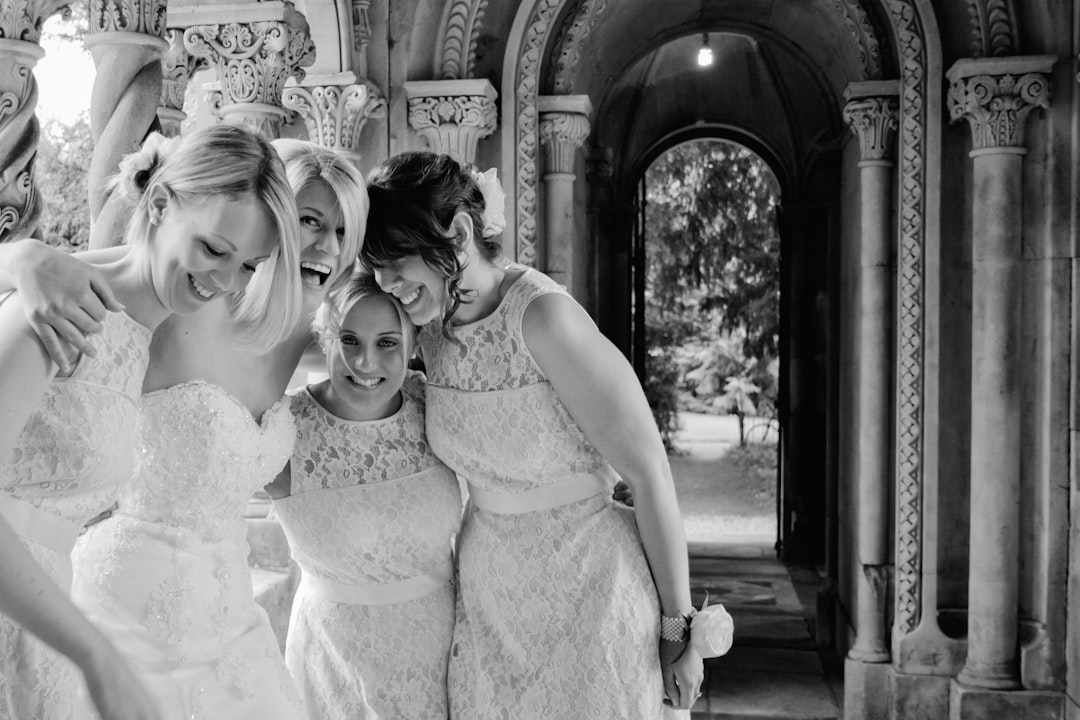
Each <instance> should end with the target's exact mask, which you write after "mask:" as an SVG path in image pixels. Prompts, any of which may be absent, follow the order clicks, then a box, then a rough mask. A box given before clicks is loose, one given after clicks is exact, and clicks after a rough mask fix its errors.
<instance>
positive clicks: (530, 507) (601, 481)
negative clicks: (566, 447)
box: [469, 465, 619, 515]
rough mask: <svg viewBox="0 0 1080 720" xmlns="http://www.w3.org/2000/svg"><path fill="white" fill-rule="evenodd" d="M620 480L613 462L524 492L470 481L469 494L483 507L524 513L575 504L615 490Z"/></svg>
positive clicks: (517, 513)
mask: <svg viewBox="0 0 1080 720" xmlns="http://www.w3.org/2000/svg"><path fill="white" fill-rule="evenodd" d="M618 479H619V477H618V475H616V474H615V471H614V470H612V469H611V466H610V465H602V466H600V467H599V468H597V469H596V470H595V471H593V472H591V473H576V474H572V475H565V476H563V477H561V478H559V479H557V480H555V481H554V482H550V483H548V484H546V485H543V486H541V487H536V488H531V489H529V490H522V491H520V492H512V493H498V492H492V491H491V490H486V489H484V488H481V487H477V486H476V485H474V484H473V483H471V482H470V483H469V497H470V499H471V500H472V502H473V504H474V505H476V507H478V508H480V509H481V510H485V511H487V512H492V513H498V514H500V515H520V514H523V513H529V512H537V511H540V510H551V509H552V508H557V507H562V506H563V505H572V504H573V503H576V502H581V501H582V500H588V499H589V498H591V497H595V496H597V495H600V494H602V493H608V492H611V488H612V486H613V485H614V484H615V481H616V480H618Z"/></svg>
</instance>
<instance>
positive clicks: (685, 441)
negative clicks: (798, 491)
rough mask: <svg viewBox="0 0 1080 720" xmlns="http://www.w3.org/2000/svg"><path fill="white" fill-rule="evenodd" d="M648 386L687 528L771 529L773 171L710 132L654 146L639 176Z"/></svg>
mask: <svg viewBox="0 0 1080 720" xmlns="http://www.w3.org/2000/svg"><path fill="white" fill-rule="evenodd" d="M644 183H645V201H646V205H645V248H646V249H645V257H646V270H645V283H646V288H645V296H644V304H645V339H646V343H647V345H648V353H647V358H646V367H645V370H646V381H645V385H646V392H647V395H648V396H649V401H650V403H651V405H652V407H653V413H654V415H655V417H656V420H657V425H658V426H659V428H660V431H661V435H662V436H663V437H664V442H665V445H667V447H668V450H669V457H670V460H671V465H672V472H673V474H674V476H675V483H676V489H677V492H678V495H679V503H680V507H681V509H682V512H683V517H684V523H685V525H686V531H687V539H688V540H689V541H690V542H691V543H692V544H693V543H698V542H705V543H708V542H718V541H732V540H739V539H746V540H756V541H758V542H760V541H762V540H766V539H767V540H769V541H771V540H772V539H775V536H776V489H777V462H776V460H777V452H776V447H777V446H776V442H777V438H778V434H779V425H778V423H777V420H776V406H777V388H778V374H779V359H778V358H779V347H778V345H779V323H780V276H779V262H780V237H779V234H778V232H777V228H776V208H777V206H778V204H779V198H780V193H779V184H778V183H777V181H776V178H775V176H774V175H773V173H772V171H771V170H770V169H769V167H768V165H766V164H765V162H764V161H763V160H761V158H760V157H758V156H757V155H756V154H754V153H753V152H751V151H749V150H747V149H746V148H744V147H742V146H739V145H734V144H731V143H726V142H719V141H696V142H691V143H686V144H683V145H679V146H676V147H674V148H672V149H670V150H668V151H667V152H666V153H664V154H663V155H661V156H660V157H659V158H658V159H657V160H656V161H655V162H654V163H653V164H652V165H651V166H650V167H649V169H648V170H647V171H646V173H645V178H644Z"/></svg>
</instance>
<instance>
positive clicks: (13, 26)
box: [0, 0, 71, 67]
mask: <svg viewBox="0 0 1080 720" xmlns="http://www.w3.org/2000/svg"><path fill="white" fill-rule="evenodd" d="M70 3H71V0H4V2H3V3H0V39H4V40H22V41H24V42H29V43H37V42H38V40H40V39H41V26H42V25H43V24H44V23H45V21H46V20H48V19H49V18H50V17H52V16H53V15H55V14H56V13H58V12H60V13H63V14H64V16H65V17H67V16H69V15H71V10H70V9H69V8H68V5H69V4H70ZM35 62H36V61H35ZM31 67H33V65H31Z"/></svg>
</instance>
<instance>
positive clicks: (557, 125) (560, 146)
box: [540, 111, 589, 174]
mask: <svg viewBox="0 0 1080 720" xmlns="http://www.w3.org/2000/svg"><path fill="white" fill-rule="evenodd" d="M588 137H589V116H588V115H586V114H585V113H580V112H568V111H554V112H541V113H540V142H541V143H543V145H544V148H545V149H546V151H547V152H546V159H547V170H548V172H549V173H570V174H572V173H573V172H574V158H575V156H576V155H577V150H578V148H579V147H581V145H582V143H584V142H585V140H586V139H588Z"/></svg>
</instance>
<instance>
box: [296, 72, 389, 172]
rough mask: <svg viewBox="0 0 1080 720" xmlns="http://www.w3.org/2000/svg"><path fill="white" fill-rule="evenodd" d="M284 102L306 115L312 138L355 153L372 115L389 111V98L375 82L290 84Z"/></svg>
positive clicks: (303, 116) (383, 114)
mask: <svg viewBox="0 0 1080 720" xmlns="http://www.w3.org/2000/svg"><path fill="white" fill-rule="evenodd" d="M283 103H284V106H285V107H286V108H287V109H289V110H292V111H294V112H296V113H297V114H299V115H300V117H302V118H303V119H304V124H305V125H306V126H307V130H308V137H309V138H310V139H311V141H312V142H315V143H318V144H319V145H322V146H323V147H329V148H334V149H335V150H340V151H343V152H345V153H347V154H350V155H353V156H355V157H359V155H360V132H361V131H362V130H363V129H364V124H365V123H367V121H368V118H373V117H383V116H385V115H386V100H385V99H383V98H382V97H380V96H379V94H378V91H377V90H376V89H375V87H374V86H371V85H367V84H359V83H357V84H352V85H323V86H317V87H301V86H295V87H286V88H285V94H284V97H283Z"/></svg>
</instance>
